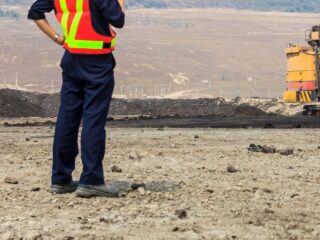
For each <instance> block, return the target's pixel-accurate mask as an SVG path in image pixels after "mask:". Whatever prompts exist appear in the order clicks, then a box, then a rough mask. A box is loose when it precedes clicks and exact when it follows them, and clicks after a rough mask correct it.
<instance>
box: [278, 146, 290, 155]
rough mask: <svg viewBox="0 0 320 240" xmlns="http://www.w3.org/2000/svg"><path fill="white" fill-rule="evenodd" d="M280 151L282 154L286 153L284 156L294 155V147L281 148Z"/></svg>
mask: <svg viewBox="0 0 320 240" xmlns="http://www.w3.org/2000/svg"><path fill="white" fill-rule="evenodd" d="M278 153H279V154H281V155H284V156H289V155H293V149H292V148H287V149H284V150H279V151H278Z"/></svg>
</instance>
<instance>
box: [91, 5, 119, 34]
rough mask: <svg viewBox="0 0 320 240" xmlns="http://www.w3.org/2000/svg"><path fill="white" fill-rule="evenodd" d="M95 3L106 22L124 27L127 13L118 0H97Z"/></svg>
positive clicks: (117, 26)
mask: <svg viewBox="0 0 320 240" xmlns="http://www.w3.org/2000/svg"><path fill="white" fill-rule="evenodd" d="M95 3H96V5H97V7H98V9H99V11H100V13H101V14H102V16H103V18H104V19H105V21H106V22H108V23H110V24H111V25H112V26H114V27H116V28H123V26H124V22H125V15H124V13H123V12H122V9H121V7H120V4H119V2H118V0H95Z"/></svg>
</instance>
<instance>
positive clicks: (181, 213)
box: [174, 209, 187, 219]
mask: <svg viewBox="0 0 320 240" xmlns="http://www.w3.org/2000/svg"><path fill="white" fill-rule="evenodd" d="M174 214H175V215H176V216H177V217H178V218H180V219H184V218H186V217H187V211H186V210H184V209H178V210H176V211H175V213H174Z"/></svg>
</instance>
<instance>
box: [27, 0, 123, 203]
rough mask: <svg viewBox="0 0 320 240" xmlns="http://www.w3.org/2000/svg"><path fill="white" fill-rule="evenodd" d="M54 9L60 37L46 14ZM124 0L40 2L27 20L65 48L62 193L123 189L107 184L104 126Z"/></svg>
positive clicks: (58, 180)
mask: <svg viewBox="0 0 320 240" xmlns="http://www.w3.org/2000/svg"><path fill="white" fill-rule="evenodd" d="M52 10H54V12H55V15H56V17H57V20H58V22H59V23H60V25H61V28H62V32H63V35H59V34H57V32H56V31H55V29H54V28H53V27H52V26H51V25H50V24H49V22H48V21H47V20H46V17H45V13H47V12H51V11H52ZM124 10H125V0H36V2H35V3H34V4H33V5H32V6H31V8H30V10H29V13H28V18H29V19H32V20H34V21H35V23H36V25H37V26H38V27H39V28H40V29H41V30H42V31H43V32H44V33H45V34H46V35H47V36H48V37H49V38H51V39H52V40H53V41H54V42H55V43H57V44H59V45H61V46H63V48H64V49H65V53H64V55H63V58H62V60H61V64H60V66H61V68H62V78H63V84H62V88H61V99H60V109H59V113H58V117H57V123H56V128H55V135H54V143H53V166H52V179H51V181H52V185H51V188H50V191H51V192H53V193H57V194H62V193H70V192H74V191H76V194H77V195H78V196H82V197H93V196H104V197H117V196H118V195H119V194H118V190H117V189H116V188H115V187H112V186H108V185H106V184H105V182H104V174H103V165H102V161H103V158H104V154H105V138H106V133H105V124H106V119H107V115H108V111H109V106H110V101H111V97H112V93H113V88H114V74H113V69H114V67H115V65H116V63H115V59H114V57H113V55H112V51H113V50H114V48H115V44H116V38H115V37H116V34H115V32H114V31H113V29H112V27H111V26H113V27H115V28H122V27H123V26H124V21H125V15H124ZM81 120H82V125H83V128H82V132H81V159H82V164H83V171H82V174H81V177H80V181H79V182H75V181H73V180H72V172H73V171H74V169H75V159H76V156H77V155H78V141H77V139H78V132H79V126H80V122H81Z"/></svg>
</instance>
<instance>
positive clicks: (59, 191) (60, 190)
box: [50, 186, 77, 194]
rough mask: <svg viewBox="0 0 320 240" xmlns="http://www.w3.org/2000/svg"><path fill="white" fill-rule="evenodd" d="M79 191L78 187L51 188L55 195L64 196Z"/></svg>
mask: <svg viewBox="0 0 320 240" xmlns="http://www.w3.org/2000/svg"><path fill="white" fill-rule="evenodd" d="M76 190H77V188H76V187H74V188H70V187H69V188H67V187H61V186H51V188H50V192H51V193H55V194H64V193H73V192H75V191H76Z"/></svg>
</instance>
